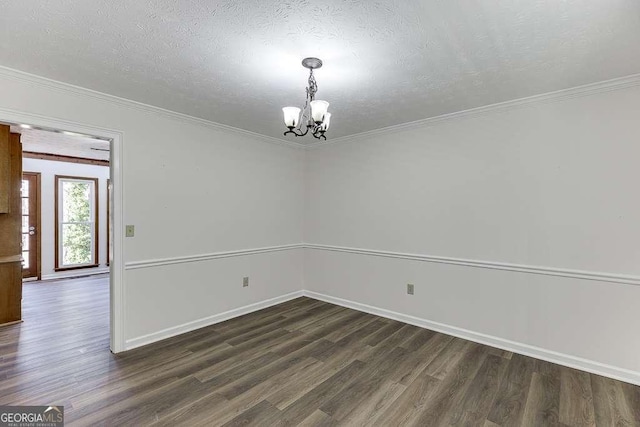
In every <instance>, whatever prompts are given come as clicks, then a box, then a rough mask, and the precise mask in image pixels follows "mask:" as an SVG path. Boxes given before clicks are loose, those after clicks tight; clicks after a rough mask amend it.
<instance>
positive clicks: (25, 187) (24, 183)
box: [20, 179, 29, 197]
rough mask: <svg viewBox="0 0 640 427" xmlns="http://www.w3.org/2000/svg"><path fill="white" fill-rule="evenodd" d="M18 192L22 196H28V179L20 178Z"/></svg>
mask: <svg viewBox="0 0 640 427" xmlns="http://www.w3.org/2000/svg"><path fill="white" fill-rule="evenodd" d="M20 194H21V195H22V197H29V181H28V180H26V179H23V180H22V187H21V188H20Z"/></svg>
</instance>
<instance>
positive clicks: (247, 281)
mask: <svg viewBox="0 0 640 427" xmlns="http://www.w3.org/2000/svg"><path fill="white" fill-rule="evenodd" d="M247 286H249V278H248V277H243V278H242V287H243V288H246V287H247Z"/></svg>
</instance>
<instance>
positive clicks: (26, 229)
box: [22, 215, 29, 233]
mask: <svg viewBox="0 0 640 427" xmlns="http://www.w3.org/2000/svg"><path fill="white" fill-rule="evenodd" d="M22 232H23V233H28V232H29V215H23V216H22Z"/></svg>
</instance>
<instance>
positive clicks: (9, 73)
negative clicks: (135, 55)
mask: <svg viewBox="0 0 640 427" xmlns="http://www.w3.org/2000/svg"><path fill="white" fill-rule="evenodd" d="M0 76H1V77H6V78H10V79H13V80H18V81H24V82H28V83H30V84H34V85H39V86H43V87H46V88H48V89H54V90H58V91H61V92H65V93H71V94H75V95H79V96H86V97H91V98H94V99H98V100H101V101H105V102H110V103H113V104H117V105H120V106H124V107H128V108H134V109H137V110H141V111H147V112H152V113H156V114H161V115H164V116H165V117H170V118H173V119H176V120H181V121H184V122H187V123H191V124H196V125H200V126H205V127H208V128H211V129H216V130H223V131H227V132H232V133H235V134H237V135H244V136H249V137H253V138H256V139H258V140H260V141H264V142H268V143H271V144H276V145H283V146H288V147H293V148H301V149H314V148H320V147H326V146H329V145H333V144H337V143H343V142H352V141H359V140H363V139H367V138H370V137H372V136H376V135H385V134H390V133H395V132H399V131H404V130H409V129H416V128H422V127H426V126H432V125H435V124H438V123H440V122H444V121H449V120H455V119H459V118H465V117H474V116H481V115H484V114H488V113H491V112H499V111H505V110H509V109H512V108H518V107H525V106H530V105H535V104H546V103H551V102H560V101H565V100H569V99H573V98H577V97H582V96H589V95H595V94H598V93H603V92H610V91H614V90H620V89H625V88H629V87H634V86H639V85H640V74H632V75H629V76H625V77H619V78H615V79H611V80H604V81H601V82H596V83H590V84H586V85H582V86H577V87H573V88H569V89H561V90H557V91H554V92H548V93H543V94H539V95H533V96H529V97H525V98H518V99H513V100H509V101H504V102H499V103H496V104H489V105H484V106H481V107H476V108H470V109H467V110H462V111H456V112H453V113H447V114H442V115H439V116H434V117H428V118H425V119H420V120H416V121H413V122H408V123H401V124H398V125H393V126H388V127H384V128H380V129H373V130H370V131H366V132H360V133H356V134H352V135H347V136H341V137H338V138H332V139H329V140H328V141H324V142H318V141H309V142H306V143H304V142H295V141H293V140H287V139H284V138H274V137H272V136H267V135H263V134H260V133H256V132H251V131H248V130H245V129H240V128H236V127H233V126H228V125H224V124H222V123H217V122H214V121H211V120H207V119H202V118H198V117H193V116H190V115H188V114H184V113H178V112H175V111H171V110H167V109H165V108H160V107H155V106H153V105H148V104H144V103H142V102H138V101H133V100H130V99H126V98H121V97H119V96H114V95H109V94H106V93H102V92H98V91H95V90H92V89H87V88H83V87H80V86H76V85H72V84H69V83H64V82H60V81H57V80H53V79H49V78H47V77H42V76H38V75H35V74H30V73H26V72H24V71H20V70H16V69H13V68H8V67H4V66H0Z"/></svg>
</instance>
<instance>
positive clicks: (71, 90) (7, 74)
mask: <svg viewBox="0 0 640 427" xmlns="http://www.w3.org/2000/svg"><path fill="white" fill-rule="evenodd" d="M0 77H4V78H8V79H12V80H17V81H22V82H26V83H29V84H32V85H37V86H40V87H45V88H47V89H52V90H56V91H58V92H63V93H66V94H73V95H76V96H80V97H87V98H93V99H97V100H99V101H103V102H108V103H111V104H116V105H119V106H122V107H126V108H131V109H134V110H139V111H144V112H148V113H155V114H161V115H163V116H165V117H169V118H172V119H175V120H179V121H182V122H186V123H190V124H194V125H199V126H204V127H208V128H210V129H214V130H218V131H223V132H229V133H234V134H236V135H241V136H246V137H251V138H254V139H257V140H260V141H262V142H267V143H270V144H276V145H282V146H286V147H292V148H304V147H305V145H304V144H300V143H297V142H292V141H286V140H284V139H279V138H274V137H272V136H267V135H263V134H260V133H256V132H251V131H248V130H245V129H240V128H236V127H233V126H229V125H225V124H222V123H217V122H214V121H211V120H207V119H202V118H199V117H194V116H190V115H188V114H184V113H178V112H176V111H171V110H167V109H165V108H161V107H156V106H153V105H149V104H145V103H142V102H138V101H133V100H131V99H127V98H122V97H119V96H115V95H109V94H107V93H103V92H98V91H96V90H93V89H88V88H84V87H81V86H76V85H72V84H70V83H64V82H61V81H58V80H53V79H50V78H48V77H42V76H38V75H35V74H30V73H27V72H24V71H20V70H16V69H13V68H9V67H4V66H1V65H0Z"/></svg>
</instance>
